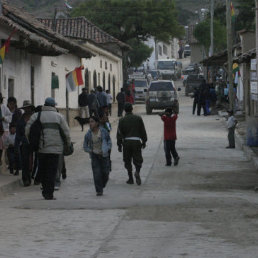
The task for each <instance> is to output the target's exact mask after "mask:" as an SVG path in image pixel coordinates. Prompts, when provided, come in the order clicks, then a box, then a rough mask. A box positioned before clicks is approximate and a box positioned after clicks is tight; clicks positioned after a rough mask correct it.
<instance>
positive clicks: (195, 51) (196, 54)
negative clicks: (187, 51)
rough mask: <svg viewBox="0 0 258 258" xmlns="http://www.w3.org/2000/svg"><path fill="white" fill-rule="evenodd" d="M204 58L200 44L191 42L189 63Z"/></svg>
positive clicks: (197, 61)
mask: <svg viewBox="0 0 258 258" xmlns="http://www.w3.org/2000/svg"><path fill="white" fill-rule="evenodd" d="M204 58H205V54H204V52H203V49H202V47H201V45H200V44H191V63H199V62H200V61H202V60H203V59H204Z"/></svg>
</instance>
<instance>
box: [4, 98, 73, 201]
mask: <svg viewBox="0 0 258 258" xmlns="http://www.w3.org/2000/svg"><path fill="white" fill-rule="evenodd" d="M0 101H1V108H0V128H1V129H2V130H1V137H0V145H1V151H0V154H1V160H0V161H1V164H2V157H3V156H4V157H6V161H5V163H6V165H8V167H9V171H10V174H13V175H15V176H17V175H19V171H20V170H21V171H22V182H23V185H24V186H25V187H27V186H30V185H31V182H32V180H33V179H34V184H36V185H38V184H40V183H41V185H42V195H43V197H44V198H45V199H47V200H51V199H53V198H54V196H53V192H54V190H55V187H56V190H57V189H58V187H57V186H58V182H59V184H60V177H61V174H62V178H63V179H65V178H66V168H65V162H64V156H63V152H64V146H65V145H68V146H69V145H70V144H71V139H70V134H69V127H68V125H67V123H66V121H65V119H64V118H63V116H62V115H61V114H60V113H58V110H57V109H56V102H55V100H54V99H53V98H46V100H45V103H44V105H43V106H38V107H34V105H32V104H31V102H30V101H28V100H25V101H24V102H23V106H22V107H21V108H18V107H17V100H16V98H14V97H10V98H8V100H7V105H5V104H3V97H2V95H1V94H0ZM36 123H38V124H39V126H40V127H37V128H36V127H35V124H36ZM33 127H35V128H36V129H34V131H33V129H32V128H33ZM35 130H37V131H36V134H35ZM33 133H34V134H35V135H34V140H35V139H36V141H37V144H38V147H37V149H34V148H33V145H32V142H31V139H33V138H32V137H31V135H32V134H33ZM32 136H33V135H32ZM3 153H4V154H3ZM58 171H59V173H58Z"/></svg>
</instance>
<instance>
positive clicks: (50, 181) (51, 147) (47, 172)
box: [26, 98, 71, 200]
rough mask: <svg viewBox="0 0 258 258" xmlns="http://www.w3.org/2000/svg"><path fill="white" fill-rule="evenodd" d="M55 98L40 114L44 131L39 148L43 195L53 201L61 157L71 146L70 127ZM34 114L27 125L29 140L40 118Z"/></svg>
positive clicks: (41, 134) (45, 105)
mask: <svg viewBox="0 0 258 258" xmlns="http://www.w3.org/2000/svg"><path fill="white" fill-rule="evenodd" d="M55 106H56V102H55V100H54V99H53V98H46V100H45V104H44V106H43V107H42V110H41V112H40V123H41V125H42V130H41V133H40V142H39V148H38V162H39V165H38V169H39V173H40V177H41V183H42V195H43V197H44V198H45V199H46V200H53V199H55V198H54V195H53V193H54V187H55V179H56V173H57V169H58V159H59V155H60V154H63V152H64V145H65V144H67V145H70V144H71V138H70V133H69V127H68V125H67V123H66V121H65V119H64V117H63V116H62V115H61V114H60V113H58V112H57V110H56V108H55ZM38 115H39V114H37V113H35V114H33V115H32V116H31V118H30V120H29V121H28V123H27V125H26V136H27V138H29V134H30V129H31V127H32V125H33V123H34V122H35V121H36V120H37V118H38Z"/></svg>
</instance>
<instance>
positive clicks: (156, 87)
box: [149, 82, 175, 91]
mask: <svg viewBox="0 0 258 258" xmlns="http://www.w3.org/2000/svg"><path fill="white" fill-rule="evenodd" d="M172 90H175V89H174V87H173V84H172V83H171V82H158V83H152V84H151V85H150V89H149V91H172Z"/></svg>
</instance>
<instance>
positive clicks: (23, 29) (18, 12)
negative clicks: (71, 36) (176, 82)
mask: <svg viewBox="0 0 258 258" xmlns="http://www.w3.org/2000/svg"><path fill="white" fill-rule="evenodd" d="M1 2H2V8H3V10H2V12H3V13H2V15H0V23H1V24H4V25H7V26H9V27H11V28H13V29H16V30H17V32H19V33H20V35H21V37H22V38H24V39H25V40H26V41H27V42H28V44H25V45H22V41H20V42H19V44H20V47H22V48H26V49H28V51H29V52H31V53H32V52H33V51H39V52H38V54H40V53H41V54H42V55H47V54H50V55H60V54H63V53H67V52H69V53H72V54H75V55H77V56H79V57H91V56H93V55H94V54H93V53H92V52H91V51H89V50H88V49H86V48H84V47H82V46H80V45H79V44H77V42H76V41H73V40H68V39H67V38H65V37H64V36H63V35H61V34H59V33H56V32H54V31H52V30H51V29H50V28H48V27H47V26H44V25H43V24H42V23H41V22H39V21H38V20H37V19H36V18H35V17H34V16H32V15H30V14H29V13H26V12H25V11H24V10H22V9H19V8H16V7H14V6H11V5H10V4H9V2H8V1H6V0H1ZM13 43H15V42H13ZM11 44H12V41H11Z"/></svg>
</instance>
